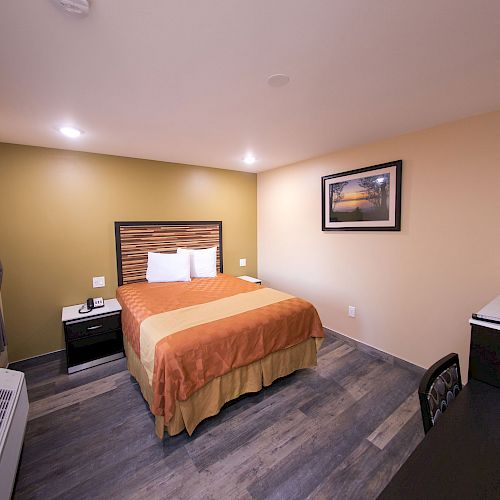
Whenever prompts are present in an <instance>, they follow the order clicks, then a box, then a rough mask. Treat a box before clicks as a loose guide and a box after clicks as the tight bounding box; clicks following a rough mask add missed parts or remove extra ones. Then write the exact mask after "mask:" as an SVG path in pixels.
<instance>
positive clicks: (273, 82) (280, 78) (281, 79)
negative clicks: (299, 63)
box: [267, 73, 290, 87]
mask: <svg viewBox="0 0 500 500" xmlns="http://www.w3.org/2000/svg"><path fill="white" fill-rule="evenodd" d="M288 82H290V77H289V76H288V75H283V74H282V73H277V74H276V75H271V76H270V77H269V78H268V79H267V83H268V84H269V85H270V86H271V87H284V86H285V85H287V84H288Z"/></svg>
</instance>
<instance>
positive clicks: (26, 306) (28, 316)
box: [0, 143, 257, 362]
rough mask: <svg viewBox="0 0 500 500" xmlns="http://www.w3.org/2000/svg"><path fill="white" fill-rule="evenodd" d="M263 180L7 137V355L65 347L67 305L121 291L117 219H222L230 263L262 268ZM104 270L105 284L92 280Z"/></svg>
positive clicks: (2, 236) (0, 235)
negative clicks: (260, 198)
mask: <svg viewBox="0 0 500 500" xmlns="http://www.w3.org/2000/svg"><path fill="white" fill-rule="evenodd" d="M256 183H257V181H256V175H255V174H251V173H245V172H236V171H232V170H222V169H214V168H207V167H198V166H192V165H179V164H173V163H165V162H157V161H150V160H140V159H134V158H122V157H116V156H106V155H99V154H91V153H80V152H75V151H63V150H57V149H47V148H38V147H32V146H19V145H13V144H1V143H0V258H1V259H2V261H3V264H4V270H5V274H4V283H3V286H2V299H3V306H4V311H5V322H6V330H7V340H8V346H9V358H10V359H9V360H10V361H11V362H12V361H15V360H19V359H23V358H27V357H30V356H35V355H38V354H43V353H46V352H50V351H54V350H57V349H61V348H63V347H64V342H63V333H62V326H61V320H60V318H61V307H62V306H66V305H71V304H77V303H81V302H83V301H84V300H85V299H86V298H87V297H91V296H94V297H95V296H103V297H105V298H109V297H114V296H115V290H116V286H117V278H116V260H115V239H114V224H113V223H114V221H118V220H120V221H126V220H222V221H223V251H224V272H225V273H228V274H233V275H240V274H250V275H256V274H257V220H256V219H257V208H256V200H257V194H256ZM240 258H246V259H247V267H244V268H241V267H239V259H240ZM102 275H104V276H105V277H106V287H105V288H96V289H93V288H92V276H102Z"/></svg>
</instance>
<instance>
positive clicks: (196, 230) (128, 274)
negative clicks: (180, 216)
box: [115, 221, 223, 286]
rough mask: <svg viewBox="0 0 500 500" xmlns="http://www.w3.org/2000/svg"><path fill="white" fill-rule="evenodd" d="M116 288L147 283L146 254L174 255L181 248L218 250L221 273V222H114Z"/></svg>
mask: <svg viewBox="0 0 500 500" xmlns="http://www.w3.org/2000/svg"><path fill="white" fill-rule="evenodd" d="M115 241H116V266H117V274H118V286H121V285H127V284H129V283H139V282H142V281H146V269H147V265H148V252H159V253H175V252H176V250H177V248H178V247H182V248H194V249H200V248H210V247H214V246H217V270H218V271H219V272H222V269H223V268H222V221H140V222H115Z"/></svg>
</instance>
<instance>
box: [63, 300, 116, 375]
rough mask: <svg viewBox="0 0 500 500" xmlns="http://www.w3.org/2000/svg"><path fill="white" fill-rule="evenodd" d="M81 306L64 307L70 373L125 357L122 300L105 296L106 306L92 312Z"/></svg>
mask: <svg viewBox="0 0 500 500" xmlns="http://www.w3.org/2000/svg"><path fill="white" fill-rule="evenodd" d="M81 306H82V304H78V305H75V306H69V307H63V310H62V322H63V326H64V340H65V343H66V362H67V367H68V373H74V372H78V371H80V370H85V369H86V368H90V367H91V366H97V365H100V364H103V363H107V362H108V361H113V360H115V359H120V358H123V357H124V353H123V337H122V324H121V311H122V308H121V306H120V304H119V302H118V301H117V300H116V299H108V300H105V301H104V307H99V308H96V309H93V310H92V311H90V312H89V313H79V312H78V310H79V309H80V308H81Z"/></svg>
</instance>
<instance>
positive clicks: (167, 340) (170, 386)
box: [115, 221, 323, 439]
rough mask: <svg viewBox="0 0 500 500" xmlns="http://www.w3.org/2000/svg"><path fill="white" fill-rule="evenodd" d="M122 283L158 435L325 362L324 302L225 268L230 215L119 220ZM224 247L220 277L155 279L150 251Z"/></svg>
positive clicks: (128, 342) (134, 360)
mask: <svg viewBox="0 0 500 500" xmlns="http://www.w3.org/2000/svg"><path fill="white" fill-rule="evenodd" d="M115 239H116V255H117V273H118V285H119V286H118V290H117V299H118V301H119V302H120V304H121V306H122V327H123V341H124V348H125V352H126V355H127V366H128V369H129V371H130V373H131V375H132V376H133V377H134V378H135V379H136V380H137V382H138V384H139V386H140V388H141V392H142V394H143V396H144V398H145V400H146V401H147V402H148V404H149V407H150V409H151V412H152V413H153V415H154V416H155V428H156V434H157V435H158V437H159V438H160V439H162V438H163V436H164V432H165V431H167V433H168V434H169V435H171V436H172V435H175V434H178V433H180V432H182V431H183V430H186V431H187V432H188V434H190V435H191V434H192V432H193V431H194V429H195V428H196V426H197V425H198V424H199V423H200V422H201V421H202V420H204V419H205V418H207V417H210V416H213V415H215V414H217V413H218V412H219V411H220V409H221V408H222V406H223V405H224V404H225V403H226V402H228V401H230V400H232V399H235V398H237V397H239V396H240V395H242V394H245V393H249V392H257V391H260V390H261V389H262V388H263V387H264V386H268V385H270V384H272V382H273V381H274V380H276V379H278V378H280V377H283V376H286V375H288V374H290V373H292V372H294V371H296V370H298V369H301V368H310V367H313V366H315V365H316V359H317V351H318V349H319V348H320V346H321V342H322V340H323V329H322V326H321V322H320V319H319V316H318V314H317V312H316V310H315V308H314V307H313V306H312V305H311V304H310V303H309V302H307V301H305V300H303V299H300V298H297V297H293V296H291V295H289V294H286V293H284V292H281V291H278V290H274V289H272V288H268V287H265V286H261V285H256V284H253V283H249V282H247V281H243V280H241V279H239V278H235V277H233V276H229V275H226V274H224V273H223V272H222V271H223V253H222V222H221V221H194V222H193V221H190V222H116V223H115ZM213 246H217V275H216V276H215V277H213V278H194V279H193V280H192V281H190V282H168V283H148V282H146V279H145V275H146V267H147V252H148V251H149V252H151V251H154V252H159V253H173V252H175V251H176V249H177V248H179V247H182V248H190V249H203V248H209V247H213Z"/></svg>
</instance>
